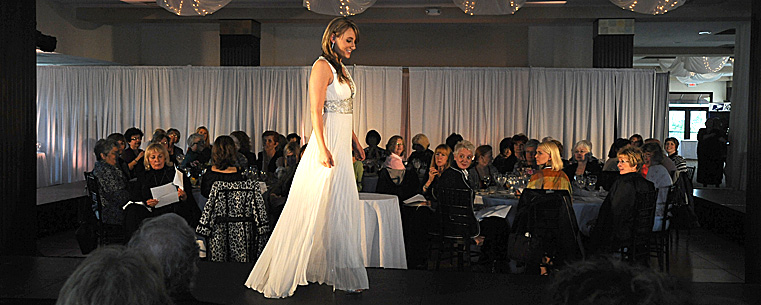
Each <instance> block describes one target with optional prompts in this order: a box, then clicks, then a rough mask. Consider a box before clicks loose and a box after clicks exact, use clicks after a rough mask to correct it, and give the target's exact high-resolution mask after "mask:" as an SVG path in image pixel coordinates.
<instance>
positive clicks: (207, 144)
mask: <svg viewBox="0 0 761 305" xmlns="http://www.w3.org/2000/svg"><path fill="white" fill-rule="evenodd" d="M201 129H203V130H206V139H204V142H206V147H209V146H211V140H209V138H211V135H210V134H209V129H208V128H206V126H199V127H198V128H196V133H197V134H201V133H200V132H199V131H200V130H201ZM201 136H203V135H201Z"/></svg>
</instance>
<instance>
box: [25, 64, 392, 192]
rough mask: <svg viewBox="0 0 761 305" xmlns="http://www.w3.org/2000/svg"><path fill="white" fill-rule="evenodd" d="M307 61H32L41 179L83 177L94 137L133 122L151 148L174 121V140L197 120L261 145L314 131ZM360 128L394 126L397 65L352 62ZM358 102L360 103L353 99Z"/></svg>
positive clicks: (186, 133) (56, 181) (65, 180)
mask: <svg viewBox="0 0 761 305" xmlns="http://www.w3.org/2000/svg"><path fill="white" fill-rule="evenodd" d="M310 69H311V68H310V67H245V68H244V67H52V66H41V67H38V68H37V141H38V142H40V143H42V149H41V151H42V152H44V153H45V154H46V156H47V157H46V159H45V162H46V164H43V166H45V167H46V168H47V169H48V170H47V177H44V179H38V181H42V182H41V183H39V185H38V187H42V186H46V185H52V184H60V183H70V182H75V181H80V180H83V179H84V177H83V174H82V173H83V172H84V171H89V170H92V167H93V164H94V162H95V157H94V154H93V149H94V146H95V142H96V141H97V140H98V139H101V138H104V137H106V136H108V135H109V134H111V133H114V132H124V131H125V130H126V129H127V128H129V127H133V126H135V127H138V128H140V129H141V130H143V132H144V133H145V138H144V140H143V143H144V144H143V148H145V147H146V146H147V142H148V141H149V140H150V137H151V134H152V133H153V130H154V129H155V128H163V129H168V128H170V127H174V128H177V129H178V130H180V132H181V134H182V138H183V139H182V140H181V141H180V143H179V144H178V145H179V146H180V147H182V148H183V149H184V150H187V148H186V147H185V139H187V137H188V136H189V135H190V134H191V133H193V132H195V129H196V127H198V126H206V127H208V128H209V132H210V137H212V139H213V138H215V137H217V136H220V135H225V134H229V133H230V132H232V131H235V130H242V131H245V132H246V133H247V134H248V135H249V136H250V137H251V139H252V141H253V142H254V150H255V151H258V150H259V149H261V146H262V145H261V134H262V133H263V132H264V131H266V130H275V131H277V132H280V133H283V134H288V133H291V132H295V133H298V134H299V135H301V136H302V142H303V143H306V141H307V140H308V137H309V135H310V134H311V132H312V124H311V119H310V116H309V102H308V92H307V84H308V80H309V72H310ZM354 71H355V73H356V75H353V77H354V79H355V81H356V82H357V87H358V96H357V99H355V102H356V103H357V104H358V106H359V109H357V108H355V112H354V113H355V128H357V129H356V131H357V135H358V136H359V137H360V138H364V137H363V136H362V134H364V132H366V130H367V129H376V130H378V131H379V132H381V134H392V133H398V132H399V130H400V119H399V118H400V117H401V114H400V113H401V106H400V105H401V68H378V67H355V68H354ZM355 107H356V106H355Z"/></svg>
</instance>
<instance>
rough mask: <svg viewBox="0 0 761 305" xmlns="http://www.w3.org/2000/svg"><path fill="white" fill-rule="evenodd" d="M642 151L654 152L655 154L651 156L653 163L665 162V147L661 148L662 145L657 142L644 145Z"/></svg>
mask: <svg viewBox="0 0 761 305" xmlns="http://www.w3.org/2000/svg"><path fill="white" fill-rule="evenodd" d="M642 152H643V153H647V152H650V153H653V155H652V156H650V163H652V164H661V162H663V157H664V156H665V153H664V152H663V148H661V145H660V144H658V143H655V142H651V143H647V144H645V145H642Z"/></svg>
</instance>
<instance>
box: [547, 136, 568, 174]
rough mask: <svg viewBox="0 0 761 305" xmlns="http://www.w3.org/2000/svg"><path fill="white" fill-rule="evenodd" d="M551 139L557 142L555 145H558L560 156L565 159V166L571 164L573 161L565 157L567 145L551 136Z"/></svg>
mask: <svg viewBox="0 0 761 305" xmlns="http://www.w3.org/2000/svg"><path fill="white" fill-rule="evenodd" d="M548 138H549V137H548ZM549 141H551V142H552V143H555V146H557V147H558V151H559V152H560V158H561V159H563V168H566V167H568V166H569V165H571V161H570V160H568V159H566V157H565V146H563V143H562V142H560V141H558V140H555V139H553V138H550V140H549Z"/></svg>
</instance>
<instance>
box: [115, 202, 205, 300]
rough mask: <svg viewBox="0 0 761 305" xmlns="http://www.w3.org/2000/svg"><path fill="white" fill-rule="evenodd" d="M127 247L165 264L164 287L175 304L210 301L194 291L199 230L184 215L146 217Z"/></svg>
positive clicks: (160, 263)
mask: <svg viewBox="0 0 761 305" xmlns="http://www.w3.org/2000/svg"><path fill="white" fill-rule="evenodd" d="M127 247H129V248H130V249H132V250H135V251H140V252H142V253H146V254H149V255H151V256H153V258H154V259H155V260H156V261H157V262H158V263H159V265H161V268H162V269H163V271H164V286H165V287H166V290H167V292H168V293H169V296H170V298H171V299H172V302H174V304H175V305H180V304H209V303H205V302H201V301H198V300H197V299H196V298H195V297H194V296H193V294H191V292H190V291H191V289H193V286H194V284H195V276H196V274H198V244H196V234H195V231H193V229H191V228H190V226H189V225H188V223H187V222H186V221H185V220H184V219H182V217H180V216H178V215H175V214H171V213H170V214H164V215H161V216H158V217H154V218H152V219H149V220H146V221H145V222H144V223H143V224H142V225H141V226H140V229H138V230H137V232H135V234H134V235H133V236H132V238H131V239H130V241H129V243H128V244H127Z"/></svg>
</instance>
